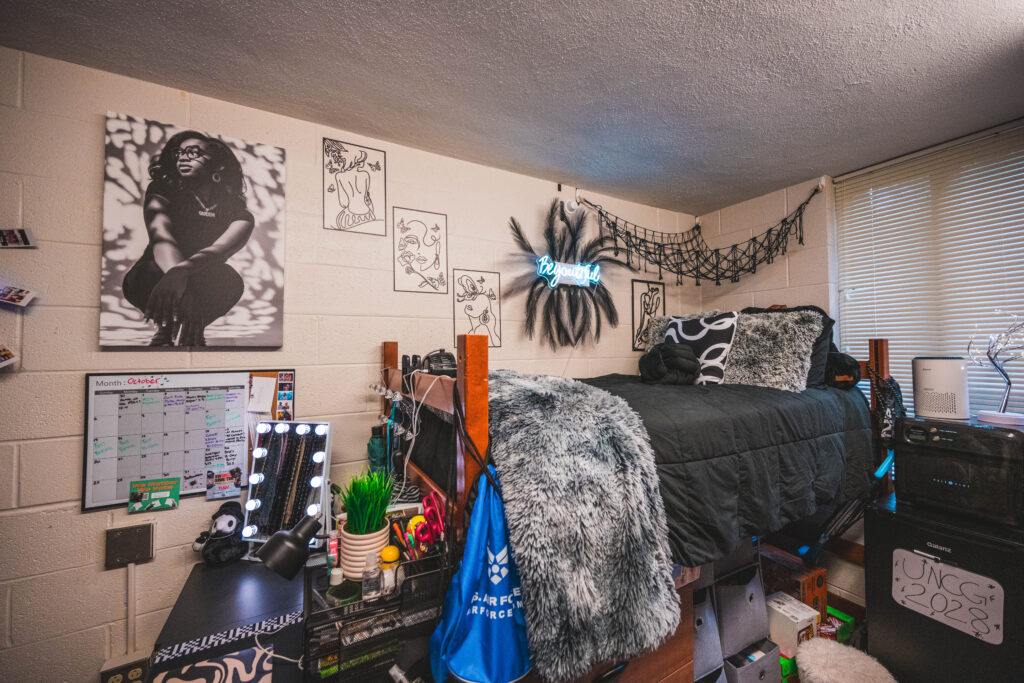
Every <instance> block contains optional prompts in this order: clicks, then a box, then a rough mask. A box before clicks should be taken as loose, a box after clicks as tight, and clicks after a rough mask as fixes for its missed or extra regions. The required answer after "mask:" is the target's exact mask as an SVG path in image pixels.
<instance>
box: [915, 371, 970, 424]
mask: <svg viewBox="0 0 1024 683" xmlns="http://www.w3.org/2000/svg"><path fill="white" fill-rule="evenodd" d="M912 366H913V373H914V414H915V415H917V416H918V417H933V418H938V419H940V420H967V419H970V417H971V412H970V407H969V404H968V397H967V361H966V360H965V359H964V358H960V357H959V356H944V357H930V356H922V357H918V358H915V359H914V360H913V363H912Z"/></svg>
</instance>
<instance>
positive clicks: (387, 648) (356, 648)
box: [304, 543, 451, 682]
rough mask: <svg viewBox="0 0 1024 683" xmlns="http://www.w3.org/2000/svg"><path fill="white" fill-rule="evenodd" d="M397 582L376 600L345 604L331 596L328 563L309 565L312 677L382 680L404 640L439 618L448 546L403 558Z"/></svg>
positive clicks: (308, 663)
mask: <svg viewBox="0 0 1024 683" xmlns="http://www.w3.org/2000/svg"><path fill="white" fill-rule="evenodd" d="M398 575H399V579H400V580H399V587H398V590H396V591H395V593H394V594H392V595H390V596H384V597H381V598H378V599H376V600H362V599H359V600H355V601H353V602H349V603H345V604H337V601H336V600H334V599H333V598H332V596H330V595H328V589H329V588H330V586H329V582H328V576H327V571H326V569H325V568H322V567H321V568H307V570H306V585H305V592H304V594H305V598H304V610H305V611H304V618H305V632H306V638H305V663H306V664H305V668H306V678H307V680H308V681H328V680H329V681H346V682H347V681H362V680H373V681H378V680H381V675H382V674H386V672H387V670H388V669H389V668H390V667H391V665H392V664H394V663H395V659H396V657H397V655H398V652H399V651H400V650H401V645H402V643H404V642H406V641H409V640H410V639H413V638H416V637H420V636H422V635H424V634H425V635H427V636H429V634H430V633H431V632H432V631H433V630H434V628H435V627H436V625H437V622H438V620H439V619H440V617H441V605H442V603H443V602H444V596H445V591H447V589H448V583H449V580H450V578H451V564H450V555H449V553H448V547H447V545H446V544H444V543H441V544H438V545H437V546H436V547H435V549H434V552H432V553H431V554H429V555H427V556H426V557H423V558H421V559H418V560H412V561H408V560H407V561H405V562H400V563H399V568H398Z"/></svg>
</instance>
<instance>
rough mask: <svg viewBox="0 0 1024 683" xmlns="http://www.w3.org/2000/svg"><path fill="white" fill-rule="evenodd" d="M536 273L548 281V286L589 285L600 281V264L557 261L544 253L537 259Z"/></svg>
mask: <svg viewBox="0 0 1024 683" xmlns="http://www.w3.org/2000/svg"><path fill="white" fill-rule="evenodd" d="M537 275H539V276H540V277H542V278H544V279H545V280H547V281H548V287H551V288H552V289H554V288H555V287H557V286H558V285H576V286H578V287H589V286H590V285H592V284H597V283H598V282H600V281H601V266H599V265H597V264H596V263H576V264H575V265H573V264H571V263H559V262H558V261H552V260H551V257H550V256H548V255H547V254H545V255H544V256H541V257H540V258H539V259H537Z"/></svg>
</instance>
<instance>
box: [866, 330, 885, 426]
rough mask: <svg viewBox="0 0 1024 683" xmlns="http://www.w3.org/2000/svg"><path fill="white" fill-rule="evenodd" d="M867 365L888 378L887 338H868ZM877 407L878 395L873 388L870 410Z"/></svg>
mask: <svg viewBox="0 0 1024 683" xmlns="http://www.w3.org/2000/svg"><path fill="white" fill-rule="evenodd" d="M868 365H870V366H871V369H872V370H874V372H875V374H877V375H878V376H879V377H881V378H882V379H888V378H889V340H888V339H869V340H868ZM877 407H878V397H877V396H875V390H874V388H873V387H872V389H871V410H875V409H876V408H877Z"/></svg>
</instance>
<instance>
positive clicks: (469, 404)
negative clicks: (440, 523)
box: [456, 334, 490, 518]
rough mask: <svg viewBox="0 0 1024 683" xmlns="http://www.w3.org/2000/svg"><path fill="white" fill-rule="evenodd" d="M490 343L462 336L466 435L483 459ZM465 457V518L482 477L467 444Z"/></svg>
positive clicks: (460, 506)
mask: <svg viewBox="0 0 1024 683" xmlns="http://www.w3.org/2000/svg"><path fill="white" fill-rule="evenodd" d="M487 343H488V337H487V335H485V334H460V335H459V336H458V365H459V376H458V385H459V395H460V396H462V402H463V409H464V411H465V415H466V433H467V434H468V435H469V438H471V439H472V440H473V443H474V444H476V447H477V450H478V451H479V452H480V455H481V456H482V457H486V454H487V443H488V439H489V433H488V430H489V426H488V420H489V417H490V415H489V406H488V398H489V394H488V391H489V389H488V384H487V370H488V365H487ZM459 449H460V453H461V455H462V457H461V458H459V462H458V468H459V469H458V477H457V479H458V495H457V497H456V514H457V516H458V518H461V517H462V515H463V512H464V511H465V509H466V502H467V501H468V500H469V491H470V489H471V488H472V487H473V482H474V481H476V479H477V477H479V476H480V471H481V470H480V466H479V465H477V464H476V462H475V461H474V460H473V459H472V458H471V457H470V456H469V455H468V454H467V452H466V447H465V444H462V443H460V444H459Z"/></svg>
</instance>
